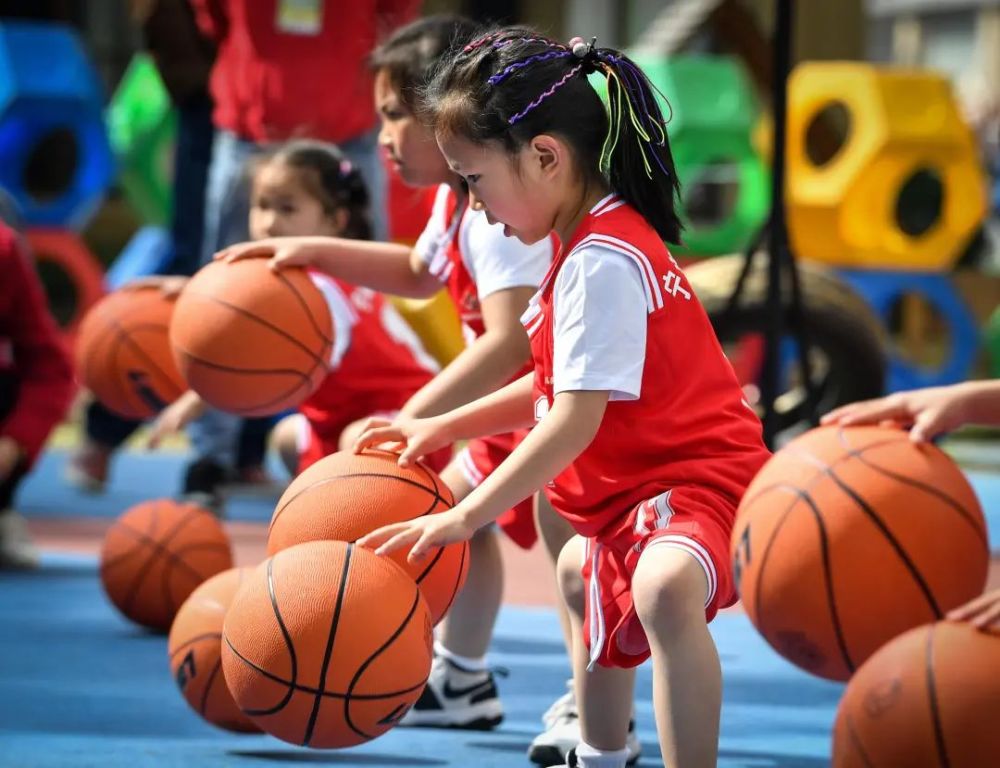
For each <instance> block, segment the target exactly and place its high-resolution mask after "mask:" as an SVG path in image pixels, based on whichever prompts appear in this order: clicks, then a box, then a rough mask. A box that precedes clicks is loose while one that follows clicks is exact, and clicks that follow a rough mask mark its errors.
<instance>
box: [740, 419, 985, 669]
mask: <svg viewBox="0 0 1000 768" xmlns="http://www.w3.org/2000/svg"><path fill="white" fill-rule="evenodd" d="M731 553H732V556H733V565H734V570H735V575H736V581H737V584H738V588H739V592H740V596H741V597H742V599H743V605H744V607H745V609H746V612H747V615H748V616H749V617H750V620H751V621H752V622H753V624H754V626H755V627H756V628H757V629H758V631H760V633H761V634H762V635H763V636H764V638H765V639H766V640H767V641H768V643H770V644H771V646H773V647H774V649H775V650H777V651H778V653H780V654H781V655H782V656H784V657H785V658H786V659H788V660H789V661H791V662H793V663H794V664H797V665H798V666H800V667H802V668H803V669H805V670H806V671H808V672H812V673H814V674H816V675H819V676H821V677H826V678H829V679H832V680H846V679H847V678H848V677H850V675H851V674H852V673H853V672H854V671H855V670H856V669H857V668H858V667H859V666H861V664H862V663H863V662H864V661H865V659H867V658H868V657H869V656H871V655H872V654H873V653H874V652H875V651H876V650H878V648H879V647H880V646H882V645H883V644H885V643H886V642H888V641H889V640H891V639H892V638H894V637H896V636H897V635H899V634H901V633H903V632H905V631H906V630H908V629H910V628H912V627H915V626H919V625H921V624H927V623H930V622H933V621H936V620H939V619H941V618H942V617H943V616H944V614H945V613H946V612H947V611H949V610H951V609H952V608H956V607H958V606H959V605H961V604H963V603H965V602H967V601H969V600H971V599H972V598H974V597H976V596H977V595H979V594H981V593H982V591H983V588H984V586H985V584H986V570H987V566H988V563H989V550H988V546H987V539H986V522H985V520H984V518H983V513H982V510H981V509H980V506H979V502H978V501H977V499H976V495H975V493H974V492H973V490H972V488H971V487H970V485H969V483H968V481H967V480H966V478H965V476H964V475H963V474H962V472H961V470H959V468H958V467H957V466H956V465H955V463H954V462H953V461H952V460H951V459H950V458H949V457H948V456H946V455H945V454H944V453H943V452H942V451H940V450H939V449H938V448H936V447H934V446H933V445H927V444H916V443H913V442H912V441H911V440H910V439H909V437H908V435H907V434H906V433H905V432H903V431H901V430H898V429H890V428H882V427H847V428H844V427H822V428H819V429H814V430H812V431H810V432H808V433H806V434H804V435H802V436H801V437H799V438H797V439H795V440H793V441H792V442H791V443H789V444H788V445H787V446H786V447H785V448H783V449H782V450H780V451H778V452H777V453H776V454H775V455H774V456H773V457H771V459H770V460H769V461H768V462H767V464H765V465H764V466H763V468H762V469H761V471H760V472H759V473H758V475H757V477H755V478H754V480H753V482H752V483H751V484H750V486H749V487H748V488H747V491H746V494H745V495H744V497H743V501H742V502H741V504H740V507H739V511H738V513H737V517H736V524H735V526H734V528H733V538H732V550H731Z"/></svg>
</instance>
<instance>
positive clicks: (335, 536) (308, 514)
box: [267, 449, 469, 624]
mask: <svg viewBox="0 0 1000 768" xmlns="http://www.w3.org/2000/svg"><path fill="white" fill-rule="evenodd" d="M398 458H399V456H398V454H395V453H392V452H391V451H385V450H379V449H369V450H366V451H365V452H364V453H361V454H356V453H354V452H353V451H339V452H338V453H334V454H331V455H329V456H327V457H326V458H324V459H322V460H320V461H318V462H317V463H315V464H313V465H312V466H311V467H309V468H308V469H307V470H306V471H305V472H303V473H302V474H301V475H299V476H298V477H296V478H295V480H293V481H292V483H291V485H289V486H288V488H287V489H286V490H285V493H284V494H283V495H282V496H281V498H280V499H279V500H278V505H277V506H276V507H275V510H274V515H273V516H272V517H271V526H270V529H269V530H268V537H267V552H268V554H269V555H273V554H275V553H276V552H280V551H281V550H283V549H286V548H287V547H290V546H293V545H295V544H301V543H302V542H305V541H317V540H324V539H329V540H334V541H355V540H357V539H359V538H361V537H362V536H364V535H366V534H368V533H371V532H372V531H374V530H375V529H376V528H380V527H381V526H383V525H389V524H390V523H398V522H402V521H404V520H412V519H413V518H415V517H420V516H422V515H431V514H434V513H436V512H442V511H444V510H446V509H451V507H452V506H454V503H455V501H454V497H453V496H452V495H451V490H449V488H448V487H447V486H446V485H445V484H444V483H443V482H442V481H441V478H439V477H438V476H437V474H435V473H434V471H433V470H431V469H428V468H427V466H426V465H424V464H423V463H416V464H414V465H413V466H411V467H408V468H406V469H403V468H401V467H400V466H399V465H398V464H397V463H396V462H397V460H398ZM408 554H409V550H408V549H407V548H404V549H400V550H397V551H396V552H393V553H392V555H390V557H392V559H393V560H395V561H396V562H397V563H398V564H399V565H400V566H401V567H402V568H403V570H404V571H406V572H407V573H408V574H409V575H410V577H411V578H413V580H414V581H416V582H417V584H418V585H419V586H420V590H421V591H422V592H423V594H424V597H425V598H426V599H427V605H428V607H429V608H430V610H431V618H432V620H433V621H434V623H435V624H436V623H437V622H438V621H440V620H441V618H442V617H443V616H444V615H445V613H447V612H448V609H449V608H450V607H451V604H452V603H453V602H454V600H455V596H456V595H457V594H458V591H459V589H461V587H462V584H463V583H464V582H465V574H466V572H467V571H468V569H469V544H468V542H458V543H455V544H449V545H447V546H445V547H439V548H437V549H435V550H432V551H431V552H430V553H429V554H428V556H427V557H426V558H424V559H423V560H422V561H421V562H419V563H416V564H413V563H409V562H407V560H406V557H407V555H408Z"/></svg>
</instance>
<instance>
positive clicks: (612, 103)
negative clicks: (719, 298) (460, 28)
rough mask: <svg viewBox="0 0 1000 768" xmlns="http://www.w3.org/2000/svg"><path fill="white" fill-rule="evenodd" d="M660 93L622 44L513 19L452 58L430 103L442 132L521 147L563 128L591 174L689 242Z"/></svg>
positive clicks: (668, 234) (672, 237)
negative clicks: (603, 83) (558, 33)
mask: <svg viewBox="0 0 1000 768" xmlns="http://www.w3.org/2000/svg"><path fill="white" fill-rule="evenodd" d="M594 72H600V73H602V74H603V75H604V76H605V77H606V79H607V88H608V106H607V107H605V105H604V102H603V101H602V100H601V97H600V96H599V95H598V93H597V91H595V90H594V88H593V87H592V86H591V84H590V82H589V81H588V79H587V75H589V74H591V73H594ZM657 93H658V92H657V91H656V88H655V87H654V86H653V85H652V84H651V83H650V82H649V79H648V78H647V77H646V75H645V74H644V73H643V72H642V70H641V69H639V67H638V66H636V64H635V63H634V62H633V61H632V60H631V59H629V58H628V57H627V56H625V55H624V54H622V53H621V52H619V51H616V50H614V49H613V48H596V47H595V46H594V43H593V42H591V43H590V44H589V45H588V44H586V43H585V42H583V41H581V40H579V39H576V40H574V43H573V44H572V45H566V44H564V43H559V42H556V41H554V40H551V39H549V38H547V37H544V36H542V35H540V34H538V33H537V32H536V31H534V30H533V29H530V28H527V27H504V28H499V29H494V30H492V31H489V32H487V33H485V34H483V35H482V36H480V37H478V38H477V39H476V40H474V41H472V42H470V43H469V44H467V45H466V46H465V47H464V48H462V49H461V50H460V51H457V52H456V53H455V54H454V55H453V56H450V57H448V58H447V59H446V60H444V61H443V62H442V63H441V65H440V66H439V68H438V70H437V71H436V73H435V75H434V78H433V80H432V81H431V83H430V85H429V86H428V89H427V93H426V94H425V97H424V104H425V109H426V110H427V111H428V113H429V114H430V116H431V119H432V120H433V122H434V125H435V129H436V130H437V131H438V132H439V133H444V134H451V135H455V136H461V137H462V138H465V139H468V140H470V141H472V142H475V143H486V142H490V141H495V142H499V143H500V144H501V145H502V146H503V147H504V148H505V149H506V150H507V151H508V152H510V153H512V154H513V153H515V152H517V151H518V150H519V149H520V148H521V147H522V146H524V145H525V144H526V143H527V142H529V141H530V140H531V139H532V138H533V137H535V136H537V135H539V134H543V133H549V134H553V135H558V136H560V137H562V138H563V139H564V140H565V141H566V142H567V143H568V144H569V145H570V147H571V149H572V151H573V154H574V156H575V158H576V160H577V162H578V164H579V165H580V167H581V169H582V171H583V172H584V174H585V175H586V176H585V180H586V181H591V180H594V179H600V180H602V181H603V183H605V184H607V185H608V186H610V187H611V189H613V190H614V191H616V192H618V193H619V194H620V195H621V196H622V197H623V198H624V199H625V200H626V201H627V202H628V203H630V204H631V205H632V206H633V207H634V208H635V209H636V210H637V211H638V212H639V213H640V214H641V215H642V216H643V217H644V218H645V219H646V220H647V221H648V222H649V223H650V225H652V227H653V228H654V229H655V230H656V231H657V233H658V234H659V235H660V237H662V238H663V239H664V240H666V241H667V242H670V243H679V242H680V233H681V222H680V218H679V216H678V214H677V211H676V208H675V203H676V200H677V198H678V197H679V193H680V185H679V183H678V180H677V173H676V171H675V169H674V161H673V157H672V155H671V152H670V144H669V142H668V140H667V134H666V123H665V121H664V119H663V114H662V112H661V111H660V107H659V104H658V103H657V99H656V96H657ZM661 98H662V96H661Z"/></svg>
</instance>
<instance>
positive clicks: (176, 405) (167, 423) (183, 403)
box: [146, 389, 207, 449]
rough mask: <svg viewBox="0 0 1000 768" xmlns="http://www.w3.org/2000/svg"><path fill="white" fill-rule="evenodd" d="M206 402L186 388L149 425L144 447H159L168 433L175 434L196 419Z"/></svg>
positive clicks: (203, 410)
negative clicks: (185, 390)
mask: <svg viewBox="0 0 1000 768" xmlns="http://www.w3.org/2000/svg"><path fill="white" fill-rule="evenodd" d="M206 405H207V404H206V403H205V401H204V400H202V399H201V397H200V396H199V395H198V393H197V392H195V391H194V390H190V389H189V390H188V391H187V392H185V393H184V394H183V395H181V396H180V397H179V398H177V399H176V400H175V401H174V402H172V403H171V404H170V405H168V406H167V407H166V408H164V409H163V410H162V411H160V415H159V416H157V417H156V419H155V420H154V421H153V423H152V424H151V425H150V427H149V438H148V439H147V440H146V447H147V448H149V449H153V448H157V447H159V445H160V443H161V442H163V438H165V437H167V436H168V435H175V434H177V433H178V432H180V431H181V430H182V429H184V427H186V426H187V425H188V424H190V423H191V422H192V421H194V420H195V419H197V418H198V417H199V416H201V415H202V414H203V413H204V412H205V408H206Z"/></svg>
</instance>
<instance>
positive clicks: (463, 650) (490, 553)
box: [438, 462, 503, 660]
mask: <svg viewBox="0 0 1000 768" xmlns="http://www.w3.org/2000/svg"><path fill="white" fill-rule="evenodd" d="M441 479H442V480H443V481H444V482H445V484H446V485H447V486H448V487H449V488H450V489H451V492H452V493H453V494H454V496H455V501H456V502H458V501H461V500H462V499H464V498H465V497H466V496H468V495H469V493H471V492H472V485H471V484H470V483H469V481H468V480H467V479H466V478H465V476H464V475H463V473H462V471H461V470H460V469H459V468H458V466H457V464H456V463H454V462H453V463H451V464H449V465H448V466H447V467H446V468H445V469H444V471H443V472H442V473H441ZM502 599H503V560H502V558H501V556H500V542H499V541H498V539H497V532H496V530H495V529H494V528H492V527H489V526H488V527H486V528H482V529H480V530H479V531H477V532H476V535H475V536H473V537H472V540H471V541H470V542H469V572H468V574H467V575H466V577H465V586H464V587H462V590H461V592H459V593H458V595H457V596H456V597H455V602H454V603H452V606H451V610H449V611H448V615H447V616H445V618H444V621H442V622H441V627H440V633H439V637H438V641H439V642H440V643H441V645H443V646H444V647H445V648H447V649H448V650H449V651H450V652H451V653H453V654H456V655H458V656H462V657H465V658H466V659H476V660H482V659H483V657H484V656H485V655H486V651H487V649H488V648H489V645H490V640H491V639H492V638H493V625H494V624H496V620H497V614H499V612H500V602H501V600H502Z"/></svg>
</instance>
